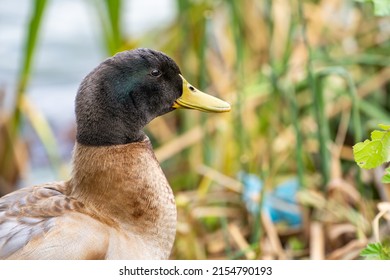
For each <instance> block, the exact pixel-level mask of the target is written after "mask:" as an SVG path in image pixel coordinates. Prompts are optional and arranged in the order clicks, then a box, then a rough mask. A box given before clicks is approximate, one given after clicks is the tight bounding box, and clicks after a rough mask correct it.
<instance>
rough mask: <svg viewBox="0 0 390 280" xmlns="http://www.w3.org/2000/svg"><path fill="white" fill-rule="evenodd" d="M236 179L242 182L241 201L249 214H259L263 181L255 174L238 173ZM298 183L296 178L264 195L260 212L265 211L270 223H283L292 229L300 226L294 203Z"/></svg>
mask: <svg viewBox="0 0 390 280" xmlns="http://www.w3.org/2000/svg"><path fill="white" fill-rule="evenodd" d="M238 179H239V180H240V181H241V182H242V184H243V186H244V189H243V197H242V198H243V200H244V203H245V206H246V208H247V210H248V212H249V213H251V214H252V215H258V214H259V210H260V209H259V205H260V196H261V192H262V189H263V181H262V180H261V179H260V178H259V177H258V176H257V175H255V174H250V173H245V172H242V171H241V172H240V173H239V174H238ZM298 189H299V183H298V180H297V179H296V178H293V179H291V180H288V181H285V182H283V183H282V184H279V185H277V186H276V187H275V188H274V189H273V190H272V191H271V192H265V193H264V199H263V205H262V211H266V212H267V213H268V214H269V216H270V219H271V220H272V222H274V223H278V222H285V223H287V224H288V225H290V226H292V227H299V226H301V225H302V213H301V210H300V208H299V206H298V204H297V201H296V198H295V197H296V194H297V192H298Z"/></svg>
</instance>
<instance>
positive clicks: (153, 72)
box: [150, 69, 161, 77]
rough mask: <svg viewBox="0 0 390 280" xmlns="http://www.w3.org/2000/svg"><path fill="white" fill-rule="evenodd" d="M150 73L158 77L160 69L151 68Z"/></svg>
mask: <svg viewBox="0 0 390 280" xmlns="http://www.w3.org/2000/svg"><path fill="white" fill-rule="evenodd" d="M150 75H152V76H154V77H158V76H160V75H161V71H160V70H158V69H153V70H152V72H150Z"/></svg>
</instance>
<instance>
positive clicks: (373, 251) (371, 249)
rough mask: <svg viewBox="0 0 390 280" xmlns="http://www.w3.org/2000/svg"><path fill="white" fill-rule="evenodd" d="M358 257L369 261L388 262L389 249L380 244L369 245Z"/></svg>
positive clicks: (389, 258)
mask: <svg viewBox="0 0 390 280" xmlns="http://www.w3.org/2000/svg"><path fill="white" fill-rule="evenodd" d="M360 255H361V256H362V257H364V258H366V259H369V260H390V247H385V246H383V245H382V243H379V242H378V243H371V244H368V245H367V247H366V248H364V249H363V250H362V251H361V253H360Z"/></svg>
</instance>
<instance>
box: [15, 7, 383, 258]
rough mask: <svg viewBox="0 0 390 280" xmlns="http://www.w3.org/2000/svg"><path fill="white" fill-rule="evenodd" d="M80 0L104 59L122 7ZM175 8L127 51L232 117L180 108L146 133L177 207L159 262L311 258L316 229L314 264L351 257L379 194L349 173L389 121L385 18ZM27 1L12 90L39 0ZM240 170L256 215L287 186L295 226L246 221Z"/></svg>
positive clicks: (121, 44)
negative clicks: (166, 256) (357, 147)
mask: <svg viewBox="0 0 390 280" xmlns="http://www.w3.org/2000/svg"><path fill="white" fill-rule="evenodd" d="M92 3H93V5H96V10H94V11H95V12H97V14H98V16H99V17H100V19H101V24H102V34H103V36H102V37H103V42H102V44H103V45H104V47H105V48H106V50H107V54H114V53H116V52H117V51H119V50H122V49H125V48H127V47H128V42H129V41H130V39H131V38H127V37H125V36H124V34H125V32H124V30H125V28H126V27H125V26H123V16H124V15H123V14H122V11H123V9H122V8H123V5H124V2H122V1H119V0H117V1H103V2H101V1H99V2H92ZM175 3H176V6H177V7H176V8H177V18H176V19H174V21H173V22H172V24H171V25H170V26H168V27H161V28H158V30H156V31H153V32H151V33H149V34H145V36H144V37H142V38H141V39H139V40H138V43H136V44H137V46H145V45H148V46H149V47H153V48H156V49H160V50H162V51H165V52H166V53H168V54H169V55H170V56H172V57H173V58H174V59H175V60H176V61H177V62H178V64H179V65H180V67H181V70H182V72H183V74H184V75H185V76H186V78H187V79H188V80H189V81H190V82H192V83H193V84H194V85H195V86H196V87H199V88H200V89H201V90H204V91H209V92H210V93H212V94H215V95H218V96H220V97H221V98H223V99H226V100H228V101H230V102H231V103H232V112H231V113H228V114H223V115H218V116H214V115H205V114H200V113H198V112H188V111H187V112H183V111H179V112H175V113H173V114H169V115H167V116H164V117H163V118H159V119H157V120H155V125H153V123H152V124H151V125H150V126H149V127H148V128H147V129H148V133H149V134H150V136H151V139H152V141H153V144H154V147H155V148H156V155H157V157H158V158H159V159H160V161H161V163H162V166H163V169H164V171H165V172H166V174H167V176H168V179H169V181H170V182H171V185H172V187H173V189H174V191H175V193H176V198H177V206H178V219H179V223H178V233H177V238H176V244H175V249H174V252H173V255H172V257H173V258H179V259H202V258H310V257H312V255H311V254H315V252H310V249H311V248H310V246H311V245H310V244H313V242H314V243H315V242H321V240H317V239H316V237H315V236H311V235H310V233H311V232H317V231H318V230H322V233H323V234H324V235H325V236H326V238H327V240H328V243H327V244H326V248H325V244H319V246H315V247H316V248H321V246H322V247H323V248H325V249H324V252H325V256H323V257H326V258H329V259H332V258H356V257H357V256H358V253H359V250H360V248H362V247H364V243H365V242H367V240H368V239H369V238H370V234H371V232H370V230H371V229H370V226H369V224H370V221H371V220H372V218H373V217H374V213H375V207H374V206H375V200H374V199H384V198H383V197H378V196H379V193H380V191H379V189H380V188H382V191H383V189H385V187H384V186H383V185H380V184H378V183H377V182H376V181H375V178H374V177H373V175H371V174H360V173H359V172H360V171H359V169H358V167H357V166H356V165H355V164H354V162H353V158H352V157H351V153H352V152H351V146H352V145H353V144H354V143H355V142H357V141H361V139H362V138H364V137H365V136H366V135H367V133H368V131H370V128H371V127H372V126H376V124H377V123H378V122H389V121H390V116H389V113H388V112H389V111H390V98H389V94H388V91H389V86H388V85H389V81H390V78H389V77H390V72H389V70H388V69H389V67H388V66H389V65H390V60H389V59H388V57H387V56H388V55H387V54H388V50H389V48H390V43H389V42H390V35H389V34H388V32H387V31H386V28H383V26H390V23H389V19H388V18H377V17H374V16H373V15H372V11H370V10H369V9H367V7H366V6H364V7H362V6H361V5H359V4H356V3H354V2H352V1H342V0H334V1H270V0H267V1H256V0H244V1H240V2H239V3H238V1H227V0H226V1H180V0H177V1H176V2H175ZM35 4H36V6H35V13H34V15H35V16H36V17H37V19H35V21H34V20H33V21H32V24H31V26H30V29H31V30H30V33H31V36H32V38H30V39H29V40H31V42H30V43H28V44H27V45H28V46H30V45H31V46H30V47H28V49H29V51H27V50H26V54H25V57H26V60H25V64H26V65H25V66H24V67H25V68H26V70H25V71H26V73H25V74H23V75H22V76H21V77H24V78H21V81H24V82H23V83H25V84H24V85H23V84H22V85H23V87H22V89H23V90H22V91H20V90H19V92H20V93H24V92H25V91H26V86H27V84H28V83H27V82H28V78H29V73H30V72H31V67H32V64H31V63H32V57H33V54H34V46H35V44H36V40H37V39H36V38H37V37H36V36H37V34H38V31H39V22H40V19H41V18H42V15H43V12H44V7H45V4H46V2H45V1H36V2H35ZM33 18H34V16H33ZM34 30H35V31H34ZM134 44H135V43H134ZM23 69H24V68H23ZM22 73H23V72H22ZM18 114H19V113H18ZM14 121H15V120H14ZM19 122H20V121H19V120H17V123H19ZM37 129H38V128H37ZM45 134H46V135H47V134H50V133H45ZM42 138H44V137H42ZM48 145H49V146H50V144H48ZM51 146H52V147H54V146H55V145H51ZM242 171H244V172H247V173H252V174H254V175H255V176H257V177H258V179H259V180H261V182H262V183H263V188H262V190H259V193H257V194H256V195H257V196H255V197H254V201H255V202H256V203H258V204H259V207H260V209H262V207H263V203H264V199H265V195H266V194H267V193H269V192H272V191H273V190H275V189H276V188H277V187H278V186H279V185H280V183H283V182H285V181H286V180H287V179H293V180H295V179H296V178H297V180H298V182H299V191H298V192H297V193H296V196H297V197H298V199H299V203H300V207H301V208H300V213H301V214H302V216H303V222H302V224H301V225H300V226H299V227H298V228H294V227H292V226H290V225H289V224H288V223H286V222H284V223H276V222H272V220H271V221H270V220H269V219H268V218H267V217H266V216H264V212H261V211H260V212H258V213H255V214H253V213H250V211H249V210H248V208H247V207H246V205H245V202H244V201H243V199H242V195H243V193H244V192H245V191H246V189H245V186H244V185H243V182H241V181H239V179H238V177H237V174H238V173H239V172H242ZM283 207H286V205H284V204H283ZM286 209H288V207H287V208H286ZM356 209H359V211H357V210H356ZM318 225H320V226H318ZM309 239H310V240H311V243H309ZM189 244H190V245H189ZM317 245H318V244H317ZM317 255H318V254H317Z"/></svg>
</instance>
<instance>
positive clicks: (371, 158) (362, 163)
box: [353, 124, 390, 169]
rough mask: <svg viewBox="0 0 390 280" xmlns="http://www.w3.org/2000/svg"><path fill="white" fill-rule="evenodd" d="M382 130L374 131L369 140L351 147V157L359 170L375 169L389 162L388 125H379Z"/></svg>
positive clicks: (389, 139)
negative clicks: (352, 156)
mask: <svg viewBox="0 0 390 280" xmlns="http://www.w3.org/2000/svg"><path fill="white" fill-rule="evenodd" d="M379 127H380V128H382V129H383V130H374V131H373V132H372V133H371V140H366V141H364V142H360V143H357V144H356V145H354V146H353V155H354V158H355V161H356V163H357V164H358V165H359V167H361V168H365V169H371V168H375V167H377V166H379V165H381V164H383V163H385V162H387V161H390V125H384V124H380V125H379Z"/></svg>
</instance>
